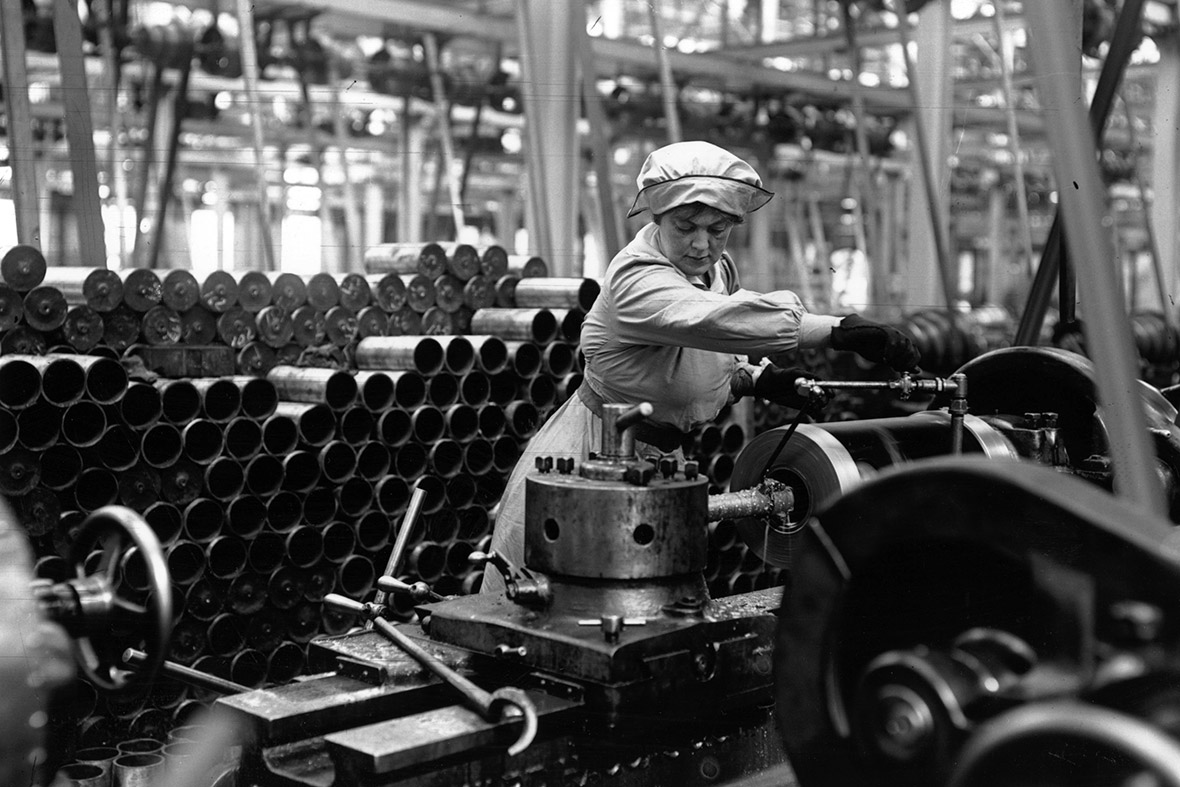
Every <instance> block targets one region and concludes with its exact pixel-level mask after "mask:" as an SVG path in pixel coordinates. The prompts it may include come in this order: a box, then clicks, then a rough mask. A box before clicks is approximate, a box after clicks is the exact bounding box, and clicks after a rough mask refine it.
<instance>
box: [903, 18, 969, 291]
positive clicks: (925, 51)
mask: <svg viewBox="0 0 1180 787" xmlns="http://www.w3.org/2000/svg"><path fill="white" fill-rule="evenodd" d="M953 22H954V20H953V19H952V18H951V11H950V7H949V6H948V5H946V4H945V3H929V4H927V5H926V6H924V7H923V8H922V10H921V12H919V14H918V27H917V32H916V35H915V39H914V40H915V41H916V43H917V47H918V57H917V58H915V60H916V62H917V63H920V64H921V66H920V67H918V68H916V69H915V70H914V71H911V72H910V78H911V79H915V80H917V84H916V85H915V87H916V89H917V93H918V95H920V96H921V97H922V105H921V106H917V107H914V110H915V112H914V117H913V120H912V123H915V124H921V125H922V132H921V137H922V138H923V139H924V140H925V142H926V151H925V171H928V172H929V173H930V177H928V178H922V177H917V178H914V180H913V181H912V183H911V188H910V208H909V222H908V224H909V238H910V244H909V254H908V256H907V261H906V267H905V272H904V276H905V280H906V284H905V292H906V295H907V302H906V303H905V307H906V309H908V310H909V311H917V310H920V309H926V308H931V307H937V306H946V307H948V308H950V307H952V306H953V305H954V304H952V303H945V301H946V300H947V297H948V296H949V295H953V294H954V293H957V292H958V277H957V274H956V273H955V271H957V270H958V266H957V265H956V264H955V263H954V260H955V256H954V250H953V249H946V250H945V251H946V254H947V260H946V262H947V268H948V270H947V271H946V272H945V274H946V275H947V277H948V280H947V281H946V282H945V287H944V286H942V278H943V274H942V273H940V271H939V256H940V255H939V246H940V245H941V244H939V242H938V235H936V233H942V235H941V237H943V238H946V237H948V236H949V234H950V233H949V228H948V226H947V223H946V222H947V214H946V213H945V212H939V213H937V214H932V212H931V210H930V206H931V205H932V204H933V205H936V206H941V205H949V204H950V179H949V176H948V174H947V173H948V169H947V165H946V160H947V154H948V150H949V147H950V137H951V109H952V102H953V100H954V99H953V90H952V89H953V87H954V85H953V80H952V79H951V78H950V74H951V72H952V70H953V63H952V53H951V25H952V24H953ZM910 131H911V132H917V127H916V126H911V127H910ZM912 136H913V138H914V139H917V138H918V136H919V135H918V133H912ZM911 151H912V156H913V157H915V158H916V157H917V156H919V155H921V153H922V151H921V147H920V146H918V147H914V146H913V145H911ZM922 171H923V169H922V167H921V162H919V172H922ZM928 183H929V184H931V188H933V190H934V193H930V191H929V190H928V188H927V184H928ZM932 215H938V216H939V220H940V223H941V224H942V226H941V227H938V228H937V229H936V228H935V227H934V225H933V224H932V222H931V217H932Z"/></svg>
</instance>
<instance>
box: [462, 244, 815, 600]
mask: <svg viewBox="0 0 1180 787" xmlns="http://www.w3.org/2000/svg"><path fill="white" fill-rule="evenodd" d="M656 236H657V233H656V225H655V224H648V225H647V226H646V227H644V228H643V229H642V230H640V231H639V233H638V235H636V237H635V239H634V240H632V241H631V243H629V244H628V245H627V247H626V248H624V249H623V250H622V251H621V252H619V254H617V255H616V256H615V258H614V260H612V261H611V264H610V266H609V267H608V268H607V272H606V276H605V277H604V279H603V286H602V291H601V293H600V294H599V296H598V299H597V300H596V301H595V303H594V306H593V307H592V308H591V309H590V312H589V313H588V314H587V315H586V319H585V322H584V323H583V325H582V340H581V346H582V351H583V353H584V354H585V356H586V368H585V370H584V380H583V383H582V384H583V385H589V386H591V388H592V389H593V390H594V392H595V394H597V396H598V398H600V399H602V400H603V401H606V402H619V403H627V404H636V403H638V402H650V403H651V404H652V406H653V408H654V412H653V414H652V417H651V418H650V419H649V420H650V421H652V422H654V423H657V424H663V425H668V426H674V427H676V428H677V429H680V430H683V431H687V430H689V429H691V428H693V427H696V426H699V425H701V424H703V423H707V422H709V421H711V420H713V419H714V418H715V417H716V416H717V414H718V413H719V412H720V411H721V408H722V407H724V406H725V405H726V403H727V402H728V401H729V398H730V379H731V377H732V376H733V373H734V370H735V368H736V367H737V365H738V364H739V363H741V362H742V361H741V359H740V358H739V356H745V355H751V354H752V355H769V354H771V353H776V352H783V351H787V350H791V349H794V348H795V347H797V346H802V347H805V348H806V347H816V346H821V345H822V344H823V343H824V342H826V340H827V338H828V336H829V334H830V333H831V328H832V326H833V325H835V324H837V323H838V319H837V318H833V317H827V316H819V315H811V314H808V313H807V311H806V309H805V308H804V307H803V304H802V303H801V302H800V300H799V298H798V296H796V295H795V294H794V293H793V292H788V291H785V290H781V291H777V292H770V293H756V292H750V291H748V290H743V289H741V285H740V283H739V281H738V274H737V268H736V267H735V266H734V262H733V259H732V258H731V257H730V256H729V255H728V254H723V255H722V257H721V259H720V260H719V261H718V262H717V263H716V264H714V265H713V268H712V270H711V272H710V275H709V281H708V284H707V285H706V284H705V283H704V282H701V281H692V280H690V279H689V278H688V277H686V276H685V275H684V274H682V273H681V272H680V271H679V270H677V268H676V267H675V266H674V265H672V263H671V261H669V260H668V258H667V257H665V256H664V254H663V252H662V251H661V250H660V249H659V247H658V245H657V243H656ZM600 435H601V419H600V418H599V417H598V416H596V415H594V414H593V413H592V412H591V411H590V410H589V409H588V408H587V406H586V404H585V403H584V402H583V401H582V399H581V398H580V397H579V396H578V395H577V394H575V395H573V396H571V397H570V398H569V400H568V401H566V403H565V404H563V405H562V406H561V407H560V408H558V409H557V411H556V412H555V413H554V414H553V415H552V417H550V418H549V420H548V421H546V423H545V424H544V426H542V428H541V430H540V431H539V432H538V433H537V434H536V436H534V437H533V438H532V439H531V440H530V441H529V443H528V445H527V446H526V447H525V449H524V452H523V454H522V455H521V458H520V460H519V461H518V462H517V464H516V467H515V469H514V470H513V471H512V475H511V477H510V478H509V479H508V484H507V486H506V487H505V490H504V494H503V496H502V497H501V501H500V506H499V511H498V513H497V515H496V522H495V528H494V530H493V532H492V549H493V550H495V551H496V552H498V553H499V554H501V555H504V556H505V557H506V558H508V560H509V561H510V562H511V563H513V564H514V565H516V566H522V565H523V564H524V519H525V479H526V478H527V476H528V474H529V473H530V472H532V471H533V470H534V469H535V467H536V459H537V457H545V456H549V457H554V458H558V457H572V458H574V459H576V460H578V461H579V462H580V461H581V460H582V459H585V458H586V455H587V452H589V451H599V450H601V445H600V442H601V441H600ZM635 447H636V452H637V453H638V454H639V456H641V457H644V458H652V459H654V458H658V457H659V456H660V455H661V454H662V453H663V452H661V451H660V450H659V449H658V448H656V447H655V446H651V445H648V444H646V443H643V442H640V441H636V444H635ZM677 453H679V452H677ZM678 458H679V459H680V460H681V461H682V462H683V458H684V457H683V456H682V455H681V456H679V457H678ZM503 589H504V583H503V581H502V580H501V578H500V576H499V574H498V572H497V571H496V569H494V568H491V567H489V568H487V569H486V570H485V571H484V578H483V585H482V591H483V592H490V593H495V592H503Z"/></svg>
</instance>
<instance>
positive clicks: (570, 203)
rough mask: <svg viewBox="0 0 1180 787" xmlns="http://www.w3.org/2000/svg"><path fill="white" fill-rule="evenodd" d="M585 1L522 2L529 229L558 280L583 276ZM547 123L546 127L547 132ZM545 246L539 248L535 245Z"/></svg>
mask: <svg viewBox="0 0 1180 787" xmlns="http://www.w3.org/2000/svg"><path fill="white" fill-rule="evenodd" d="M584 13H585V12H584V9H583V5H582V3H575V2H571V0H561V2H544V3H542V2H538V1H537V0H517V23H518V27H519V29H520V49H521V55H522V57H521V61H522V65H523V71H524V75H523V78H524V84H526V85H529V86H531V89H530V90H528V91H526V93H525V96H524V100H525V116H526V117H527V118H528V119H529V138H528V141H527V145H528V147H529V149H530V150H533V151H535V158H533V159H530V162H529V163H530V165H531V166H530V167H529V173H528V176H529V186H530V192H531V193H532V194H534V195H535V198H539V199H537V201H536V205H537V207H538V210H536V216H535V222H536V226H531V227H529V238H530V245H532V246H533V247H534V248H535V249H536V250H538V251H539V252H540V253H541V254H542V256H544V257H545V258H546V259H547V260H549V261H550V265H551V266H552V271H553V273H554V274H555V275H557V276H577V275H580V274H581V272H582V260H581V259H580V254H579V249H580V248H581V242H580V239H579V237H578V229H577V224H578V222H577V219H578V207H579V204H580V200H579V199H578V195H579V194H580V193H581V189H582V184H581V179H580V177H579V167H578V163H579V159H580V155H579V150H580V147H581V146H580V144H579V140H578V133H577V120H578V102H577V101H573V100H571V97H572V96H576V95H578V92H579V89H580V83H579V80H578V58H571V57H570V56H569V54H570V52H576V51H577V47H578V45H579V38H580V37H581V36H582V35H584V33H583V31H582V26H583V25H584V23H585V22H584ZM542 122H543V123H544V125H543V126H542ZM538 240H539V241H542V242H541V243H537V242H536V241H538Z"/></svg>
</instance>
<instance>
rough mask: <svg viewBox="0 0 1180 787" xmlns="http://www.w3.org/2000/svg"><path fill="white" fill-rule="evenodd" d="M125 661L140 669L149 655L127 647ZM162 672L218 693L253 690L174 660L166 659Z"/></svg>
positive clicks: (227, 693)
mask: <svg viewBox="0 0 1180 787" xmlns="http://www.w3.org/2000/svg"><path fill="white" fill-rule="evenodd" d="M123 663H124V664H126V665H127V666H128V667H131V668H132V669H134V670H140V669H143V668H144V666H146V665H147V664H148V655H147V654H146V653H144V652H143V651H142V650H138V649H136V648H127V649H126V650H124V651H123ZM160 674H162V675H164V676H166V677H169V678H172V679H173V680H178V681H180V682H181V683H185V684H187V685H189V686H196V687H197V688H198V689H206V690H208V691H215V692H217V693H218V694H222V695H226V696H228V695H230V694H245V693H246V692H248V691H251V690H252V689H251V688H250V687H249V686H243V685H242V684H241V683H234V682H233V681H232V680H226V679H225V678H219V677H218V676H216V675H211V674H209V673H208V672H201V671H200V670H196V669H193V668H192V667H186V666H184V665H183V664H177V663H176V662H174V661H165V662H164V663H163V664H161V665H160Z"/></svg>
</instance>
